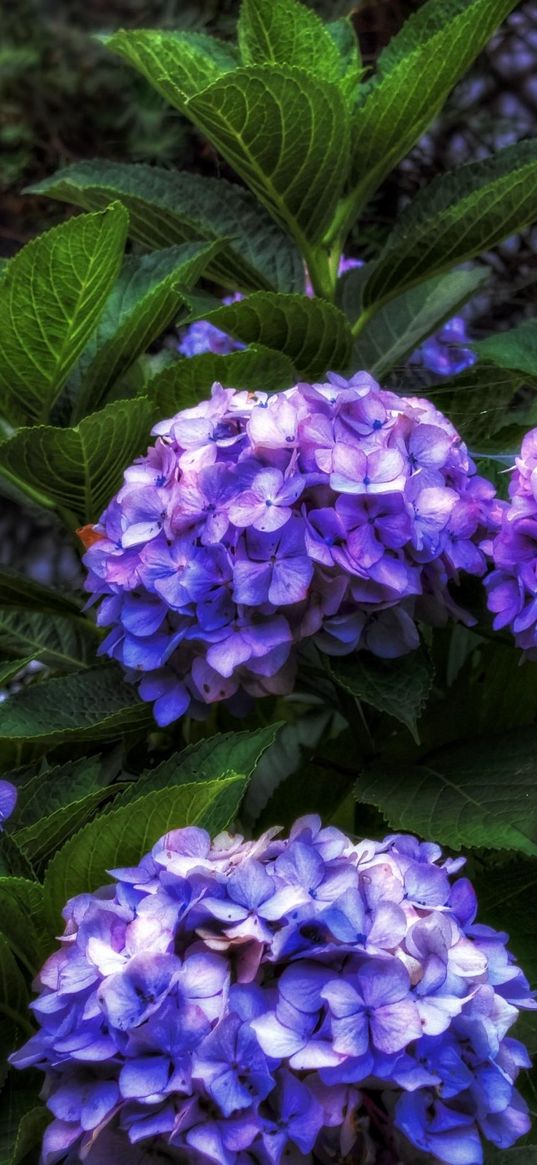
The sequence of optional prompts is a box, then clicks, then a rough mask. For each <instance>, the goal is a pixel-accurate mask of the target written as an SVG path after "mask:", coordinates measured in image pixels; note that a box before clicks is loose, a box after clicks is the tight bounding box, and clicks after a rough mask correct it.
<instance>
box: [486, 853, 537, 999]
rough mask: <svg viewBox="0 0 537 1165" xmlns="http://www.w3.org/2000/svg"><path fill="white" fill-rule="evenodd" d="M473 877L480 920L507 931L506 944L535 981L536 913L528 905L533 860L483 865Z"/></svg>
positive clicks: (535, 875) (536, 889)
mask: <svg viewBox="0 0 537 1165" xmlns="http://www.w3.org/2000/svg"><path fill="white" fill-rule="evenodd" d="M473 881H474V885H475V888H476V890H477V895H478V900H479V918H480V920H481V921H482V922H486V923H487V925H488V926H494V927H496V928H497V929H498V930H502V931H503V930H506V931H507V932H508V934H509V940H510V941H509V947H510V948H511V950H512V951H513V952H514V954H515V955H516V957H517V959H518V960H519V962H520V964H521V966H522V967H523V969H524V973H525V974H526V975H527V976H528V978H529V979H530V982H537V913H536V911H535V910H533V909H531V907H530V903H532V902H534V901H535V895H536V893H537V862H535V861H534V860H532V859H531V858H518V859H517V860H516V861H510V862H508V863H506V864H505V865H501V866H493V867H492V868H491V867H487V869H486V870H484V871H483V873H482V874H481V875H479V876H478V877H477V878H474V879H473Z"/></svg>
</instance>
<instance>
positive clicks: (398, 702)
mask: <svg viewBox="0 0 537 1165" xmlns="http://www.w3.org/2000/svg"><path fill="white" fill-rule="evenodd" d="M329 671H330V675H331V676H332V679H333V680H334V682H335V683H336V684H337V685H338V687H342V688H344V689H345V691H347V692H349V693H350V694H351V696H354V697H355V699H357V700H363V701H364V703H366V704H371V706H372V707H373V708H376V709H377V711H379V712H387V713H388V715H389V716H394V717H395V719H396V720H399V721H400V722H401V723H402V724H406V727H407V728H408V729H409V731H410V732H411V733H412V735H413V737H414V739H417V738H418V727H417V722H418V718H419V716H420V713H421V712H422V711H423V708H424V707H425V704H426V702H427V698H428V696H429V694H430V691H431V686H432V682H433V671H432V667H431V664H430V661H429V659H428V658H427V656H426V654H425V652H415V651H414V652H412V653H411V654H410V655H405V656H403V657H402V658H401V659H389V660H384V659H378V658H377V657H376V656H374V655H369V654H365V653H364V652H358V653H355V654H354V655H349V656H341V658H334V659H331V660H330V666H329Z"/></svg>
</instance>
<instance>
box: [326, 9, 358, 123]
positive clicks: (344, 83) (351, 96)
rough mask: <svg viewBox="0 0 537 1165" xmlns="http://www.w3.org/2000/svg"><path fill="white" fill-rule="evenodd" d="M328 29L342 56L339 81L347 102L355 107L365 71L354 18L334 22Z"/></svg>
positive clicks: (345, 17) (349, 17)
mask: <svg viewBox="0 0 537 1165" xmlns="http://www.w3.org/2000/svg"><path fill="white" fill-rule="evenodd" d="M326 28H327V31H328V32H329V33H330V36H331V37H332V40H333V41H334V42H335V44H336V46H337V50H338V52H339V56H340V61H341V68H342V75H341V77H340V79H339V84H340V87H341V88H342V89H343V91H344V93H345V95H346V97H347V100H348V101H350V103H351V105H353V104H354V103H355V101H356V100H357V97H358V87H359V85H360V82H361V80H362V76H363V71H364V70H363V66H362V58H361V55H360V46H359V44H358V38H357V36H356V33H355V31H354V27H353V23H352V17H351V16H342V17H341V19H340V20H332V21H330V23H329V24H327V25H326Z"/></svg>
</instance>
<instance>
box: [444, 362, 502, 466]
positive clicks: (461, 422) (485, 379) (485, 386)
mask: <svg viewBox="0 0 537 1165" xmlns="http://www.w3.org/2000/svg"><path fill="white" fill-rule="evenodd" d="M522 379H523V378H522V376H521V375H520V374H519V373H516V372H511V371H509V370H507V369H503V368H496V367H495V366H494V365H493V364H489V365H487V364H479V365H475V366H474V367H473V368H467V369H466V370H465V371H464V372H461V373H459V375H458V376H454V377H453V378H452V379H447V380H445V381H444V382H443V383H442V385H441V386H440V385H438V386H436V385H435V387H434V388H432V389H429V391H428V396H430V398H431V399H432V401H433V403H434V404H435V405H436V407H437V408H439V409H441V410H442V411H443V412H445V413H446V414H447V416H448V417H449V419H450V420H451V421H452V422H453V424H454V425H455V428H456V429H457V430H458V431H459V433H460V434H461V436H462V437H464V439H465V440H467V441H471V442H472V447H473V449H474V450H476V452H477V447H476V442H480V441H482V440H485V439H486V438H488V437H490V436H491V435H492V434H493V433H495V432H497V430H498V429H501V428H502V426H503V425H505V424H506V421H507V420H508V419H509V418H508V406H509V404H510V402H511V401H512V399H513V397H514V395H515V393H516V391H517V389H518V388H519V387H520V385H521V383H522Z"/></svg>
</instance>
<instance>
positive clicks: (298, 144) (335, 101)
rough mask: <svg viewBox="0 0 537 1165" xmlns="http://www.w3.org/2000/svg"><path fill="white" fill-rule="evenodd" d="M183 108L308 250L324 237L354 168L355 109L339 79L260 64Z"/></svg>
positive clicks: (216, 84)
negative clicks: (351, 151)
mask: <svg viewBox="0 0 537 1165" xmlns="http://www.w3.org/2000/svg"><path fill="white" fill-rule="evenodd" d="M185 113H186V115H187V117H189V118H191V120H192V121H193V122H194V125H196V126H197V127H198V129H200V130H201V131H202V133H204V134H206V135H207V137H208V138H209V141H211V142H212V143H213V145H214V146H215V147H216V149H217V150H219V152H220V153H221V154H222V156H223V157H224V158H225V159H226V161H227V162H228V163H229V165H230V166H232V167H233V168H234V169H235V170H236V171H237V173H238V174H240V176H241V178H243V179H244V181H245V182H246V184H247V185H248V186H250V188H251V189H252V190H253V191H254V194H256V195H257V197H258V198H259V200H260V202H262V203H263V204H264V206H266V207H267V210H269V211H270V213H271V214H272V215H273V216H274V218H275V219H276V221H277V222H280V223H281V224H283V225H284V226H287V227H288V229H289V230H290V232H291V234H292V235H293V236H294V238H295V239H296V240H297V241H298V243H299V245H300V246H301V248H302V249H304V248H305V246H306V244H307V243H312V242H315V241H316V240H318V239H320V238H322V236H323V234H324V232H325V230H326V228H327V226H328V225H329V223H330V221H331V219H332V215H333V213H334V210H335V207H336V205H337V201H338V198H339V194H340V192H341V190H342V187H343V183H344V182H345V179H346V176H347V172H348V159H349V115H348V111H347V106H346V102H345V99H344V97H343V95H342V93H341V92H340V91H339V89H338V88H337V86H336V85H331V84H329V83H328V82H327V81H320V80H317V79H316V78H314V77H311V76H310V75H309V74H308V73H304V72H303V71H302V70H300V69H296V68H289V67H288V66H283V65H279V66H277V65H258V66H255V67H251V68H246V69H237V70H235V72H233V73H228V74H227V75H226V76H225V77H221V78H220V79H219V80H218V81H215V82H213V84H212V85H209V86H208V88H206V89H204V90H203V92H201V93H198V95H197V96H196V97H192V98H191V99H190V101H188V102H187V104H186V107H185Z"/></svg>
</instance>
